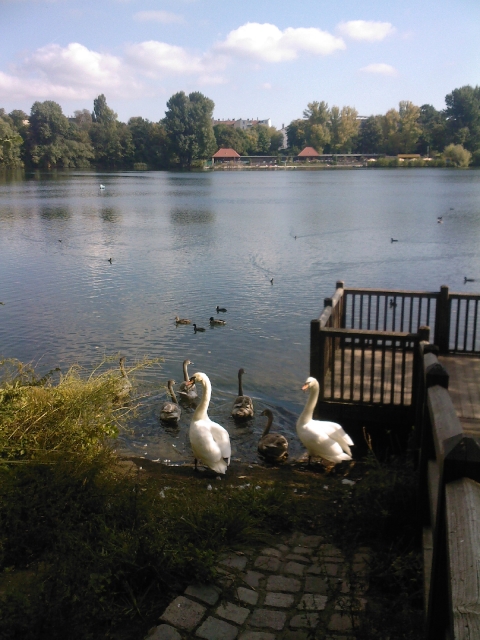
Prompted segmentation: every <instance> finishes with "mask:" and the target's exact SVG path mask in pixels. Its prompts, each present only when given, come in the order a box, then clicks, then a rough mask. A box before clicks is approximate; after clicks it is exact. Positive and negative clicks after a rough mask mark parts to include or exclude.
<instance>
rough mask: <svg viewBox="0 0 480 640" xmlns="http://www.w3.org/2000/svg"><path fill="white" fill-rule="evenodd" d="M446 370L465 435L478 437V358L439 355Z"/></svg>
mask: <svg viewBox="0 0 480 640" xmlns="http://www.w3.org/2000/svg"><path fill="white" fill-rule="evenodd" d="M438 359H439V361H440V363H441V364H442V365H443V366H444V367H445V369H446V370H447V371H448V373H449V376H450V379H449V385H448V390H449V392H450V396H451V398H452V402H453V404H454V406H455V410H456V412H457V416H458V418H459V420H460V422H461V424H462V427H463V430H464V432H465V435H467V436H471V437H473V438H480V359H479V358H474V357H469V356H440V357H439V358H438Z"/></svg>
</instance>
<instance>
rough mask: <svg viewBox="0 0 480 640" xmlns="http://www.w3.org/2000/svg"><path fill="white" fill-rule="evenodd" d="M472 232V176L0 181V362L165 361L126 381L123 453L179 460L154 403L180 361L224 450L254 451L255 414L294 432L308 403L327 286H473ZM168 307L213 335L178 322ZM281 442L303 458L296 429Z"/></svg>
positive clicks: (478, 233)
mask: <svg viewBox="0 0 480 640" xmlns="http://www.w3.org/2000/svg"><path fill="white" fill-rule="evenodd" d="M100 183H103V184H104V185H105V186H106V188H105V190H100V189H99V185H100ZM437 216H443V220H444V222H443V224H437ZM295 236H297V239H295ZM391 237H394V238H397V239H398V242H397V243H393V244H392V243H391V242H390V238H391ZM479 240H480V171H455V170H434V169H432V170H430V169H419V170H415V169H411V170H385V171H382V170H370V171H369V170H365V171H363V170H358V171H344V170H343V171H342V170H327V171H315V172H314V171H308V172H302V171H276V172H265V173H263V172H239V173H236V172H216V173H207V172H205V173H192V174H183V173H166V172H158V173H156V172H155V173H109V174H100V173H93V172H65V173H55V174H47V173H38V174H30V175H27V176H25V179H12V180H6V179H3V181H1V178H0V301H2V302H4V303H5V304H4V306H0V354H1V355H3V356H9V357H16V358H19V359H20V360H23V361H33V362H34V363H35V364H37V365H38V370H39V371H40V372H45V371H48V370H49V369H50V368H51V367H54V366H57V365H59V366H61V367H66V366H68V365H70V364H72V363H74V362H78V363H80V364H81V365H83V366H85V367H91V366H92V365H93V364H98V362H99V361H100V360H101V358H102V356H103V355H104V354H106V355H108V356H118V354H123V355H125V356H126V357H127V363H130V364H133V363H134V362H135V361H136V360H138V359H141V358H142V357H143V356H144V355H147V356H150V357H162V358H164V363H163V364H162V365H161V366H157V367H156V368H154V369H152V370H149V371H147V372H145V373H143V374H142V375H140V376H139V377H138V379H137V381H138V384H139V388H140V390H141V391H142V392H145V393H146V394H147V395H148V396H149V399H148V401H147V403H146V405H145V408H144V409H143V410H142V412H141V414H140V416H139V417H138V420H137V421H136V422H135V424H134V425H133V431H132V433H131V434H129V435H122V436H121V437H120V438H119V441H118V449H119V450H120V451H122V452H125V453H135V454H137V455H146V456H147V457H149V458H151V459H160V460H170V461H171V462H172V463H174V462H181V461H183V460H185V459H189V458H190V450H189V445H188V436H187V431H188V424H189V420H190V413H189V412H188V411H184V414H183V416H182V420H181V423H180V425H179V427H178V428H176V429H166V428H165V427H164V426H162V425H161V424H160V423H159V420H158V413H159V405H160V403H161V402H162V401H163V400H164V399H165V397H166V396H165V388H164V385H165V384H166V381H167V380H168V379H169V378H174V379H175V380H176V381H177V382H180V381H181V379H182V361H183V360H184V359H186V358H189V359H190V360H192V361H193V362H194V363H195V366H193V367H190V372H191V373H193V372H194V371H197V370H198V371H204V372H206V373H207V375H208V376H209V377H210V379H211V381H212V385H213V397H212V401H213V402H212V405H211V410H210V415H211V416H212V417H214V418H215V419H217V420H218V421H219V422H221V423H222V424H224V426H225V427H226V428H227V429H228V430H229V432H230V434H231V439H232V445H233V450H234V454H233V455H234V457H237V458H242V459H247V460H256V459H257V457H256V441H257V439H258V435H259V434H260V432H261V430H262V428H263V425H264V420H265V419H264V418H261V417H259V414H260V412H261V411H262V409H264V408H265V407H271V408H272V409H273V411H274V414H275V418H276V420H275V424H276V426H277V429H278V430H279V431H281V432H283V433H284V434H286V435H287V436H288V435H291V434H292V433H293V430H294V424H295V420H296V416H297V415H298V413H299V411H300V409H301V407H302V405H303V402H304V400H305V398H304V396H303V394H302V393H301V391H300V390H299V388H300V386H301V384H302V383H303V381H304V379H305V377H306V376H307V375H308V357H309V356H308V348H309V321H310V320H311V319H312V318H314V317H317V316H318V315H319V313H320V311H321V308H322V301H323V298H324V297H325V296H329V295H331V294H332V293H333V291H334V285H335V282H336V280H338V279H343V280H345V283H346V285H347V286H368V287H390V288H398V289H429V290H438V288H439V287H440V285H442V284H448V285H449V286H450V288H451V289H452V290H454V291H458V290H461V291H463V290H467V291H468V290H470V291H477V290H478V289H479V288H480V284H478V283H467V284H466V285H464V283H463V278H464V276H465V275H467V276H468V277H471V278H477V280H478V281H479V282H480V254H479V251H478V247H479ZM110 257H111V258H112V259H113V263H112V264H110V263H109V262H108V258H110ZM271 278H274V284H273V285H271V284H270V279H271ZM217 305H220V306H224V307H226V308H227V309H228V312H227V313H226V314H224V315H222V316H221V317H222V318H224V319H225V320H227V325H226V326H225V327H219V328H214V329H211V328H210V327H209V325H208V319H209V318H210V316H212V315H216V314H215V307H216V306H217ZM176 315H179V316H180V317H188V318H191V319H192V321H193V322H196V323H197V324H198V325H200V326H205V327H207V331H206V332H205V333H198V334H194V332H193V329H192V328H191V326H186V327H181V326H179V327H176V326H175V323H174V318H175V316H176ZM239 367H244V368H245V370H246V374H245V376H244V391H245V393H248V394H249V395H251V396H253V397H254V400H256V402H255V406H256V413H257V417H256V418H255V420H253V421H252V422H251V423H250V424H249V425H247V426H244V427H236V426H235V425H234V423H233V421H232V420H231V419H230V418H229V413H230V407H231V404H232V400H233V398H234V396H235V395H236V392H237V371H238V369H239ZM291 450H292V453H293V454H294V455H295V454H296V453H298V452H299V451H301V448H300V447H299V446H298V444H297V443H296V439H295V438H294V437H292V438H291Z"/></svg>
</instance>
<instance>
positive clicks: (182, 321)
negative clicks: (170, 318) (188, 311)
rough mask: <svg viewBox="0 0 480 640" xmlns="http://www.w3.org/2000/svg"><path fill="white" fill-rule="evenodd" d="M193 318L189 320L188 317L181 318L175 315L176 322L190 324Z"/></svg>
mask: <svg viewBox="0 0 480 640" xmlns="http://www.w3.org/2000/svg"><path fill="white" fill-rule="evenodd" d="M190 323H191V320H187V318H179V317H178V316H175V324H190Z"/></svg>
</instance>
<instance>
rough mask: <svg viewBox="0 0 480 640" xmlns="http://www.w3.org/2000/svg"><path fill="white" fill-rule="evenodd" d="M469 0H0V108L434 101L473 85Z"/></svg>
mask: <svg viewBox="0 0 480 640" xmlns="http://www.w3.org/2000/svg"><path fill="white" fill-rule="evenodd" d="M479 33H480V0H389V1H388V2H387V1H386V0H362V1H361V2H360V1H359V0H355V1H353V0H352V1H351V0H337V1H336V2H332V1H331V0H295V2H293V1H292V0H290V1H288V2H287V1H284V0H256V1H252V0H241V1H240V2H228V1H225V0H163V1H161V0H160V1H154V0H150V1H148V0H96V1H95V2H94V1H93V0H82V1H81V2H79V1H78V0H76V1H75V2H74V1H73V0H0V107H4V108H5V109H6V110H7V111H11V110H12V109H16V108H18V109H23V110H24V111H26V112H27V113H29V112H30V108H31V106H32V104H33V102H35V101H36V100H40V101H43V100H55V101H56V102H58V103H59V104H61V106H62V108H63V111H64V113H65V114H66V115H72V114H73V112H74V111H75V109H84V108H86V109H89V110H92V108H93V99H94V98H95V97H96V96H98V95H99V94H100V93H104V94H105V95H106V97H107V102H108V104H109V106H111V107H112V108H113V109H114V110H115V111H116V112H117V113H118V115H119V118H120V120H122V121H127V120H128V118H130V117H132V116H143V117H144V118H148V119H149V120H153V121H158V120H159V119H161V118H162V117H163V115H164V113H165V108H166V107H165V105H166V102H167V100H168V98H169V97H170V96H171V95H172V94H174V93H176V92H177V91H181V90H183V91H185V92H187V93H189V92H191V91H201V92H202V93H204V94H205V95H207V96H208V97H210V98H212V100H213V101H214V102H215V117H217V118H257V117H258V118H261V119H264V118H271V119H272V124H273V125H275V126H277V127H280V126H281V125H282V124H283V123H285V124H288V123H289V122H290V121H291V120H293V119H295V118H299V117H301V116H302V112H303V110H304V109H305V107H306V105H307V103H308V102H312V101H313V100H319V101H320V100H325V101H326V102H327V103H328V104H329V105H330V106H332V105H338V106H339V107H342V106H346V105H349V106H353V107H355V108H356V109H357V110H358V112H359V113H360V114H361V115H370V114H375V113H385V112H386V111H387V110H388V109H390V108H392V107H395V108H398V103H399V101H400V100H411V101H412V102H413V103H415V104H417V105H422V104H425V103H429V104H433V105H434V106H435V107H436V108H437V109H441V108H443V107H444V104H445V103H444V100H445V95H446V94H447V93H450V91H452V90H453V89H455V88H457V87H461V86H463V85H466V84H470V85H478V84H480V37H479Z"/></svg>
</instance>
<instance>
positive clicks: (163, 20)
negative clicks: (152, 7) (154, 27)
mask: <svg viewBox="0 0 480 640" xmlns="http://www.w3.org/2000/svg"><path fill="white" fill-rule="evenodd" d="M133 17H134V19H135V20H137V22H160V24H173V23H179V24H181V23H183V22H185V20H184V19H183V17H182V16H180V15H178V14H177V13H170V11H139V12H138V13H136V14H135V15H134V16H133Z"/></svg>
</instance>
